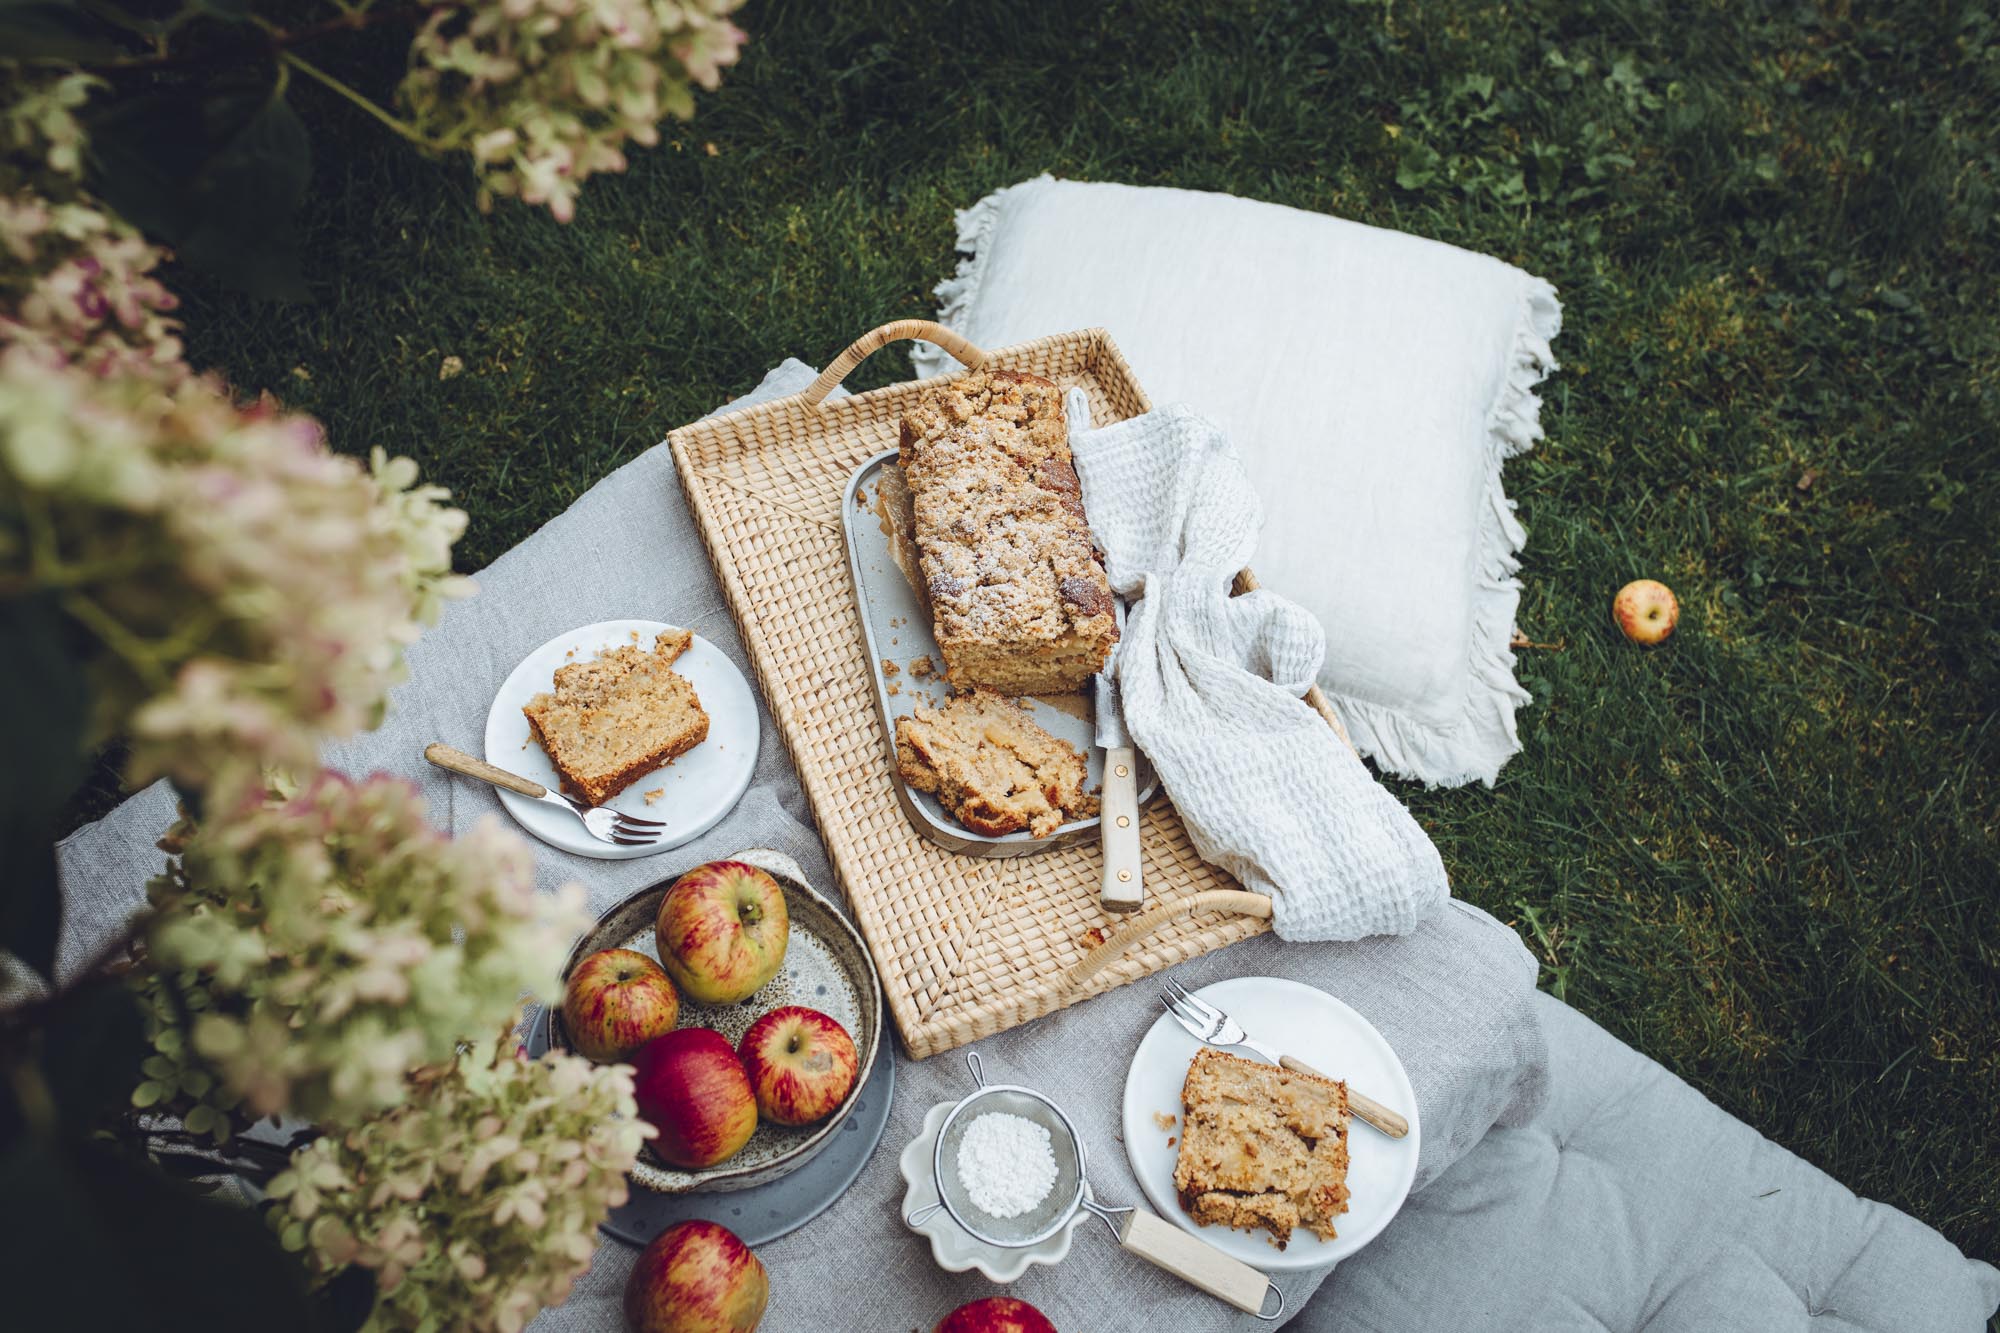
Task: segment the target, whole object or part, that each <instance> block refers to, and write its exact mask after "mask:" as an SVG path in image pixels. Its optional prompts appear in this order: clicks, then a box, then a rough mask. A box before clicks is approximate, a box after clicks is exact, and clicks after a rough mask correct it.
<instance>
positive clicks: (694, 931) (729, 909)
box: [654, 861, 792, 1004]
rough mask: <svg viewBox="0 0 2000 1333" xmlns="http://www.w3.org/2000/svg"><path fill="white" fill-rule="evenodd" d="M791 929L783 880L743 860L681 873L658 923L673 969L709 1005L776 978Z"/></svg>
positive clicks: (663, 953)
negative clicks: (779, 880)
mask: <svg viewBox="0 0 2000 1333" xmlns="http://www.w3.org/2000/svg"><path fill="white" fill-rule="evenodd" d="M791 930H792V919H791V913H790V912H788V911H787V910H786V908H785V891H784V890H783V889H781V888H779V887H778V881H777V880H775V879H772V878H771V877H770V876H769V875H767V874H765V873H764V872H763V871H762V870H759V869H758V868H757V867H756V866H753V865H749V864H747V863H745V862H742V861H710V862H709V863H708V864H707V865H700V866H696V867H695V868H694V869H693V870H690V871H688V872H687V873H686V874H685V875H682V876H681V877H680V878H679V879H677V880H675V881H674V883H673V887H672V888H670V889H668V890H667V896H666V897H665V898H662V899H661V900H660V915H659V917H658V919H657V920H656V921H655V923H654V932H655V939H656V940H657V942H658V943H659V946H660V962H661V963H663V964H664V965H665V966H666V969H667V974H668V975H669V976H671V977H672V978H673V979H674V984H675V985H677V986H679V987H680V988H681V989H682V990H683V991H685V992H686V993H687V994H688V995H690V996H692V997H694V998H695V999H697V1000H699V1001H701V1002H702V1003H703V1004H735V1003H736V1002H737V1001H738V1000H745V999H748V998H749V997H750V995H751V993H752V992H754V991H755V990H756V989H757V988H758V987H759V986H761V985H763V984H764V983H765V982H767V981H769V980H770V979H771V978H772V977H774V976H776V975H777V974H778V969H779V968H780V967H782V966H784V962H785V942H786V940H787V939H788V938H789V937H790V935H791Z"/></svg>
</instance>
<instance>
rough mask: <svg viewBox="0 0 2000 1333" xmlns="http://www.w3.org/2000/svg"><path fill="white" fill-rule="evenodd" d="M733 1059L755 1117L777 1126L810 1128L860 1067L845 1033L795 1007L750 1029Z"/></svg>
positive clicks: (809, 1011) (777, 1012) (846, 1089)
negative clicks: (752, 1095) (745, 1077)
mask: <svg viewBox="0 0 2000 1333" xmlns="http://www.w3.org/2000/svg"><path fill="white" fill-rule="evenodd" d="M736 1054H737V1055H738V1056H740V1057H741V1058H742V1061H743V1069H744V1072H745V1073H747V1074H749V1075H750V1086H751V1088H752V1089H753V1090H754V1091H755V1092H756V1094H757V1113H758V1114H759V1115H761V1116H762V1117H763V1118H764V1119H766V1120H770V1121H773V1122H775V1123H777V1124H780V1125H810V1124H811V1123H812V1122H813V1121H815V1120H824V1119H825V1118H826V1117H828V1116H830V1115H832V1114H833V1113H834V1111H835V1110H837V1109H839V1106H840V1104H841V1103H842V1102H843V1101H846V1100H847V1094H848V1093H849V1092H850V1091H852V1090H853V1088H854V1079H855V1075H856V1074H858V1073H859V1072H860V1067H861V1057H860V1056H859V1055H857V1054H856V1053H855V1050H854V1038H852V1037H850V1036H848V1035H847V1029H846V1028H844V1027H842V1026H841V1025H840V1024H839V1022H838V1021H836V1020H835V1019H833V1018H831V1017H829V1016H827V1015H826V1014H823V1013H821V1012H820V1011H819V1010H817V1009H807V1008H804V1007H803V1006H801V1005H796V1004H791V1005H786V1006H785V1007H783V1008H782V1009H773V1010H772V1011H771V1012H770V1013H768V1014H765V1015H764V1016H762V1017H761V1018H759V1019H758V1020H757V1021H756V1022H754V1023H752V1024H751V1025H750V1030H749V1031H748V1032H746V1033H744V1034H743V1040H742V1041H741V1042H740V1043H738V1045H737V1047H736Z"/></svg>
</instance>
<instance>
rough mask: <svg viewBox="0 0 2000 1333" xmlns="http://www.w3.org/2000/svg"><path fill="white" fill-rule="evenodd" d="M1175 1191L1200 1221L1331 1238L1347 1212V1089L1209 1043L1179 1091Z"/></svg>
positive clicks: (1283, 1237) (1284, 1235)
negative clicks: (1336, 1220)
mask: <svg viewBox="0 0 2000 1333" xmlns="http://www.w3.org/2000/svg"><path fill="white" fill-rule="evenodd" d="M1181 1102H1182V1105H1183V1108H1184V1114H1183V1116H1182V1126H1181V1150H1180V1159H1179V1161H1178V1162H1176V1163H1175V1165H1174V1189H1175V1190H1176V1191H1178V1192H1179V1194H1180V1201H1181V1207H1182V1208H1184V1209H1186V1210H1187V1212H1188V1215H1189V1216H1190V1217H1192V1218H1194V1220H1195V1221H1197V1222H1199V1223H1201V1224H1202V1225H1204V1226H1208V1225H1221V1226H1228V1227H1240V1228H1242V1229H1244V1230H1246V1231H1254V1230H1256V1229H1257V1228H1259V1227H1261V1228H1263V1229H1264V1230H1266V1231H1269V1232H1270V1233H1271V1235H1272V1236H1273V1237H1275V1238H1276V1240H1277V1244H1278V1248H1279V1249H1283V1248H1285V1246H1286V1244H1287V1243H1288V1242H1289V1241H1290V1240H1291V1238H1292V1229H1293V1228H1294V1227H1301V1226H1302V1227H1304V1228H1306V1230H1308V1231H1310V1232H1312V1233H1313V1234H1314V1235H1315V1236H1318V1237H1319V1238H1320V1239H1322V1240H1332V1239H1333V1238H1334V1229H1333V1220H1334V1218H1336V1217H1338V1216H1339V1215H1340V1214H1342V1213H1344V1212H1346V1211H1347V1123H1348V1121H1347V1085H1346V1084H1345V1083H1338V1082H1335V1081H1334V1080H1332V1079H1325V1078H1317V1077H1315V1076H1313V1075H1311V1074H1295V1073H1293V1072H1292V1071H1291V1070H1289V1069H1281V1068H1279V1067H1277V1066H1276V1065H1267V1064H1259V1063H1258V1062H1257V1061H1255V1060H1246V1059H1244V1058H1242V1057H1241V1056H1236V1055H1226V1054H1224V1053H1223V1052H1221V1051H1218V1050H1214V1049H1212V1048H1209V1047H1203V1048H1202V1049H1201V1051H1200V1052H1198V1053H1197V1054H1196V1055H1195V1057H1194V1062H1193V1063H1192V1064H1190V1065H1189V1066H1188V1072H1187V1082H1186V1083H1184V1084H1183V1085H1182V1087H1181Z"/></svg>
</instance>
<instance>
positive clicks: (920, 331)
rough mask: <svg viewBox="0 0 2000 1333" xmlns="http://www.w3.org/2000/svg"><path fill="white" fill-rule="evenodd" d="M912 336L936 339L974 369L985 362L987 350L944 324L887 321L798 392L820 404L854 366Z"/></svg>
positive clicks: (810, 403) (813, 404) (851, 345)
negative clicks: (983, 349) (976, 345)
mask: <svg viewBox="0 0 2000 1333" xmlns="http://www.w3.org/2000/svg"><path fill="white" fill-rule="evenodd" d="M911 338H922V339H924V340H925V341H926V342H934V343H936V344H937V345H938V346H939V347H942V348H944V350H945V351H947V352H950V353H951V354H952V355H953V356H955V357H957V358H958V359H959V360H960V361H961V362H963V363H964V364H965V365H966V366H967V367H969V368H970V369H973V370H977V369H979V367H981V366H983V365H985V364H986V353H984V352H982V351H980V350H979V349H978V348H977V347H974V346H973V345H972V344H971V343H969V342H967V341H966V340H965V339H963V338H961V337H959V336H958V335H957V334H956V333H953V332H952V331H951V330H950V329H948V328H946V327H945V326H944V325H942V324H939V323H936V322H934V321H932V320H928V319H899V320H896V321H895V322H894V323H890V324H884V325H883V326H882V327H881V328H879V329H870V330H868V332H866V333H864V334H862V335H861V336H860V337H859V338H856V339H855V340H854V341H853V342H851V343H849V344H848V346H847V350H846V351H844V352H842V353H841V354H840V355H839V356H837V357H835V358H834V359H833V364H832V365H830V366H828V367H827V368H826V369H825V370H822V371H821V372H820V373H819V378H818V379H816V380H814V381H813V382H812V383H811V384H809V385H807V386H806V390H805V392H804V393H801V394H800V395H799V397H800V398H803V399H804V400H805V403H806V406H807V407H817V406H819V403H820V400H821V399H822V398H825V397H826V396H827V395H828V394H830V393H832V392H833V391H834V390H835V389H837V388H839V387H840V382H841V381H842V380H844V379H846V378H847V377H848V376H849V375H851V374H852V373H854V368H855V367H856V366H858V365H860V364H861V363H862V362H863V361H866V360H867V359H868V358H869V357H870V356H873V355H874V354H875V353H876V352H879V351H881V350H882V349H883V348H884V347H887V346H888V345H889V344H890V343H894V342H903V341H905V340H907V339H911Z"/></svg>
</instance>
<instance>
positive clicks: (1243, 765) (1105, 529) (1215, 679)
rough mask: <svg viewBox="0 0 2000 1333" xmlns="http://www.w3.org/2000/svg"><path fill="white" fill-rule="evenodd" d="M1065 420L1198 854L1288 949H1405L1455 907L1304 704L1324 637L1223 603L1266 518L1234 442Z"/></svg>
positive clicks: (1259, 604)
mask: <svg viewBox="0 0 2000 1333" xmlns="http://www.w3.org/2000/svg"><path fill="white" fill-rule="evenodd" d="M1067 406H1068V409H1069V418H1070V448H1071V450H1072V451H1073V453H1074V454H1075V456H1076V470H1077V474H1078V476H1079V477H1080V478H1081V479H1082V482H1083V495H1084V501H1085V504H1086V506H1087V507H1088V509H1089V511H1090V526H1091V530H1092V532H1093V533H1094V534H1095V536H1096V538H1097V541H1098V543H1099V545H1101V546H1102V547H1103V548H1104V553H1105V569H1106V572H1107V573H1108V574H1109V575H1110V577H1111V586H1112V588H1113V589H1114V590H1115V591H1117V592H1118V594H1119V595H1120V596H1122V597H1125V598H1126V599H1127V600H1128V603H1129V610H1128V613H1127V617H1126V621H1125V638H1124V641H1123V643H1122V644H1121V646H1120V648H1119V650H1118V682H1119V688H1120V690H1121V692H1122V694H1123V698H1124V702H1125V726H1126V729H1127V730H1128V731H1129V732H1130V733H1131V735H1132V740H1133V743H1134V744H1136V745H1137V746H1138V747H1139V749H1141V750H1142V751H1144V752H1145V754H1146V756H1147V757H1148V758H1149V759H1151V760H1152V763H1153V768H1154V770H1155V771H1156V772H1157V773H1158V774H1159V775H1160V781H1161V782H1162V783H1163V784H1164V785H1165V787H1166V789H1167V794H1168V795H1170V796H1171V797H1172V798H1173V802H1174V808H1175V809H1176V810H1178V811H1179V812H1180V815H1181V818H1182V819H1183V820H1184V821H1186V823H1187V827H1188V833H1189V834H1190V836H1191V837H1192V838H1193V840H1194V845H1195V850H1197V851H1198V852H1200V853H1201V855H1202V856H1203V857H1204V858H1205V859H1207V860H1208V861H1210V862H1212V863H1214V864H1215V865H1218V866H1221V867H1222V868H1223V869H1224V870H1227V871H1228V872H1229V873H1230V874H1232V875H1234V876H1235V877H1236V878H1237V880H1238V881H1239V882H1241V883H1242V884H1243V886H1244V887H1245V888H1247V889H1250V890H1252V891H1254V892H1257V893H1265V894H1269V895H1270V897H1271V900H1272V904H1273V909H1274V910H1273V925H1274V926H1275V927H1276V929H1277V932H1278V934H1279V935H1281V936H1283V937H1284V938H1285V939H1289V940H1353V939H1360V938H1361V937H1363V936H1365V935H1396V934H1402V933H1404V932H1406V931H1408V930H1410V929H1411V928H1412V927H1414V926H1415V925H1416V924H1417V923H1418V922H1419V921H1422V920H1423V919H1424V918H1425V917H1427V916H1429V915H1430V914H1431V913H1432V912H1435V911H1437V910H1438V909H1439V908H1441V907H1443V906H1444V903H1445V901H1446V899H1447V898H1448V897H1449V896H1450V886H1449V884H1448V883H1447V881H1446V878H1445V873H1444V863H1443V862H1442V861H1441V860H1439V858H1438V853H1437V848H1436V847H1434V846H1432V845H1431V840H1430V838H1429V837H1427V836H1426V835H1425V833H1424V831H1423V829H1421V828H1419V827H1418V825H1417V821H1416V820H1415V819H1413V818H1411V816H1410V812H1409V811H1408V810H1405V809H1404V808H1403V806H1402V804H1401V803H1400V802H1399V801H1397V800H1396V799H1395V798H1394V797H1393V796H1391V795H1390V794H1389V793H1388V792H1387V791H1386V790H1384V789H1383V788H1382V786H1381V785H1380V784H1379V783H1377V782H1376V781H1375V779H1374V777H1373V776H1371V775H1370V774H1369V772H1368V770H1367V769H1366V768H1365V767H1363V765H1362V763H1361V760H1360V759H1359V758H1358V757H1356V755H1355V753H1354V751H1352V750H1351V749H1349V748H1348V747H1347V746H1346V745H1345V744H1344V743H1343V742H1342V741H1341V739H1340V737H1339V736H1337V735H1336V734H1335V733H1334V731H1333V728H1331V727H1329V726H1327V724H1326V722H1325V720H1324V719H1323V718H1321V717H1320V716H1319V714H1317V713H1316V712H1314V711H1313V709H1312V707H1311V706H1310V705H1308V704H1307V703H1306V702H1305V700H1304V698H1303V697H1302V696H1303V695H1304V694H1305V692H1306V690H1307V688H1308V687H1309V686H1311V685H1312V683H1313V679H1314V677H1315V676H1316V675H1317V674H1318V673H1319V666H1320V661H1321V659H1322V658H1323V657H1325V655H1326V636H1325V634H1324V632H1323V631H1322V630H1321V629H1320V626H1319V622H1318V621H1316V620H1315V619H1313V617H1312V615H1311V613H1309V612H1307V611H1306V610H1305V609H1304V608H1303V607H1301V606H1299V605H1298V604H1297V603H1295V602H1291V601H1287V600H1286V599H1285V598H1283V597H1280V596H1278V595H1277V594H1275V593H1271V592H1266V591H1258V592H1253V593H1249V594H1246V595H1245V596H1242V597H1231V596H1230V595H1229V589H1230V584H1231V583H1232V581H1233V580H1234V578H1235V576H1236V571H1238V570H1240V569H1242V568H1243V567H1244V566H1245V565H1248V564H1250V563H1251V559H1250V555H1251V552H1252V550H1253V549H1254V548H1255V547H1256V545H1257V534H1258V530H1259V529H1260V528H1261V527H1262V525H1263V510H1262V507H1261V506H1260V505H1259V504H1258V502H1257V495H1256V492H1255V491H1253V490H1252V489H1251V487H1250V479H1249V476H1248V475H1247V474H1246V473H1245V471H1244V468H1243V464H1242V462H1241V460H1240V459H1238V457H1237V455H1236V450H1235V449H1234V448H1233V447H1232V446H1231V445H1230V443H1229V439H1228V437H1227V436H1225V435H1224V434H1223V433H1222V431H1221V430H1220V429H1219V428H1218V427H1216V426H1215V425H1214V424H1213V423H1211V422H1208V421H1205V420H1203V419H1202V418H1201V417H1199V416H1196V415H1195V414H1194V413H1193V412H1190V411H1188V410H1187V409H1186V408H1182V407H1169V408H1165V409H1162V410H1160V411H1156V412H1150V413H1147V414H1146V415H1144V416H1139V417H1133V418H1131V419H1129V420H1126V421H1121V422H1118V423H1117V424H1115V425H1111V426H1106V427H1104V428H1102V429H1100V430H1092V429H1090V428H1089V411H1090V409H1089V405H1088V403H1087V402H1086V400H1085V399H1084V396H1083V394H1082V392H1081V391H1079V390H1074V389H1073V390H1071V391H1070V394H1069V398H1068V400H1067ZM1327 521H1328V522H1337V521H1338V516H1337V515H1333V514H1329V515H1327Z"/></svg>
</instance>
